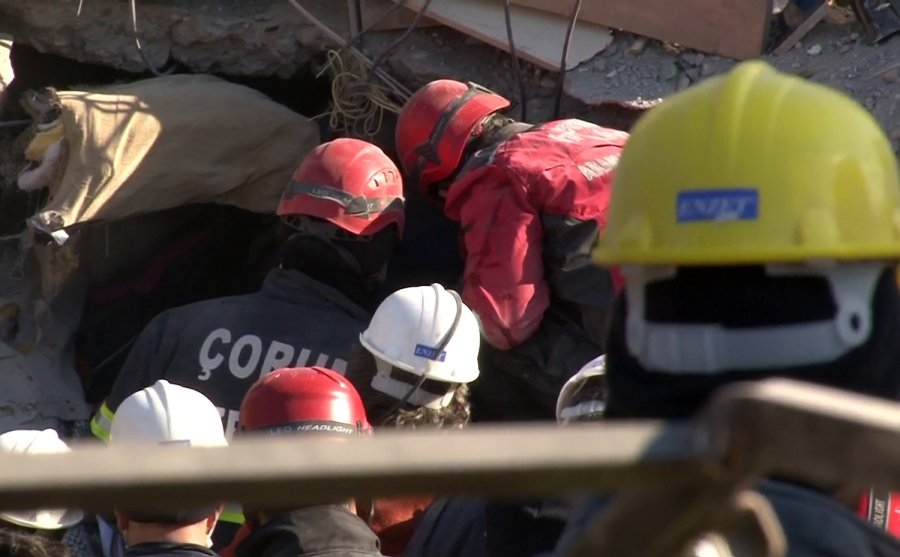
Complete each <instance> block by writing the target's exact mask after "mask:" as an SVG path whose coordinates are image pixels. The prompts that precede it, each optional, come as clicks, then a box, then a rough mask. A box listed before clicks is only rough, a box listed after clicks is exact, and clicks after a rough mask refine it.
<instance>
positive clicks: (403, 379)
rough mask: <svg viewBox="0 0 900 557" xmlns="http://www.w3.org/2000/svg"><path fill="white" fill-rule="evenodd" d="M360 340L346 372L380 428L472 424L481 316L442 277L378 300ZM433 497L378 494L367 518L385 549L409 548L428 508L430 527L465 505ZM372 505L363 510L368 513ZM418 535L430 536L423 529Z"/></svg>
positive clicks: (387, 552)
mask: <svg viewBox="0 0 900 557" xmlns="http://www.w3.org/2000/svg"><path fill="white" fill-rule="evenodd" d="M359 341H360V345H361V347H360V348H359V349H357V354H356V356H355V357H354V359H353V361H352V362H351V363H350V368H349V369H348V370H347V379H349V380H350V382H352V383H353V384H354V385H355V386H356V388H357V390H358V391H359V393H360V396H361V397H362V400H363V404H364V405H365V407H366V414H367V415H368V416H370V417H371V418H372V419H373V421H375V424H376V427H379V426H380V427H395V428H401V429H419V428H440V429H460V428H464V427H466V426H467V425H468V424H469V419H470V417H471V409H470V406H469V388H468V385H469V383H471V382H473V381H475V380H476V379H477V378H478V375H479V370H478V349H479V345H480V342H481V338H480V333H479V330H478V320H477V319H476V318H475V314H473V313H472V310H470V309H469V308H468V307H466V305H465V304H464V303H463V302H462V300H461V298H460V297H459V294H457V293H456V292H454V291H452V290H449V291H448V290H445V289H444V288H443V287H442V286H441V285H439V284H432V285H431V286H417V287H410V288H403V289H401V290H398V291H397V292H394V293H393V294H391V295H390V296H388V297H387V298H386V299H385V300H384V301H383V302H382V303H381V305H379V306H378V309H376V310H375V314H374V315H373V316H372V321H371V322H370V323H369V326H368V327H367V328H366V330H365V331H363V332H362V333H361V334H360V335H359ZM432 499H433V498H432V497H402V498H387V499H376V500H375V502H374V509H375V513H374V515H373V517H372V520H371V521H370V524H369V525H370V526H371V527H372V530H373V531H374V532H375V533H376V534H378V537H379V539H380V540H381V550H382V552H383V553H384V554H385V555H391V556H397V555H401V554H403V552H404V549H406V548H407V544H408V543H409V542H410V538H411V536H413V532H414V531H417V529H418V528H419V525H420V520H422V518H423V512H424V511H425V509H426V508H429V509H430V510H429V511H428V512H425V515H430V514H431V515H434V516H433V517H431V516H429V518H428V519H427V523H428V526H427V527H426V528H425V529H427V530H432V529H435V528H439V527H441V526H440V525H439V524H438V523H439V522H440V523H442V524H446V522H447V517H448V516H449V514H455V513H456V512H457V511H458V510H459V509H457V506H458V505H456V504H455V503H453V504H451V505H449V506H448V504H447V502H439V503H437V505H436V506H433V507H429V505H430V504H431V502H432ZM368 506H369V505H365V504H364V505H361V507H360V509H359V510H361V511H363V512H368V508H367V507H368ZM451 507H452V508H451ZM438 508H440V509H441V511H440V512H439V511H438ZM364 518H367V517H365V516H364ZM462 525H463V524H459V523H457V524H456V527H457V528H458V527H459V526H462ZM417 535H419V536H420V537H423V536H426V535H425V533H424V532H422V531H417ZM426 537H427V539H431V536H426ZM413 551H416V550H413ZM422 551H423V552H422V553H420V554H432V552H431V551H424V549H423V550H422Z"/></svg>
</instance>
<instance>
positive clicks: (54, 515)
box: [0, 429, 84, 530]
mask: <svg viewBox="0 0 900 557" xmlns="http://www.w3.org/2000/svg"><path fill="white" fill-rule="evenodd" d="M68 452H71V449H69V446H68V445H66V443H65V441H63V440H62V439H60V438H59V435H58V434H57V433H56V431H54V430H52V429H45V430H43V431H38V430H35V429H19V430H16V431H10V432H8V433H4V434H3V435H0V454H61V453H68ZM83 517H84V514H83V513H82V512H81V511H79V510H73V509H41V510H36V511H15V512H0V519H2V520H5V521H7V522H11V523H13V524H17V525H19V526H24V527H26V528H37V529H40V530H58V529H60V528H69V527H70V526H74V525H76V524H78V523H79V522H81V519H82V518H83Z"/></svg>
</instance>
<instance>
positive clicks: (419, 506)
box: [356, 497, 434, 557]
mask: <svg viewBox="0 0 900 557" xmlns="http://www.w3.org/2000/svg"><path fill="white" fill-rule="evenodd" d="M433 499H434V498H433V497H390V498H379V499H376V500H375V509H374V510H375V513H374V515H373V516H372V521H371V522H370V523H369V528H371V529H372V531H373V532H375V535H376V536H378V539H379V540H380V541H381V552H382V553H384V554H385V555H389V556H391V557H394V556H397V555H401V554H402V553H403V550H404V549H405V548H406V545H407V544H408V543H409V540H410V538H411V537H412V536H413V532H415V531H416V528H417V527H418V525H419V522H420V520H421V519H422V515H423V514H424V513H425V509H426V508H428V505H429V504H430V503H431V501H432V500H433ZM370 510H371V505H370V504H363V503H362V502H360V503H358V504H357V507H356V512H357V514H358V515H359V517H360V518H362V519H363V520H368V518H369V516H368V515H369V511H370Z"/></svg>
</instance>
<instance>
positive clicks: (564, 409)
mask: <svg viewBox="0 0 900 557" xmlns="http://www.w3.org/2000/svg"><path fill="white" fill-rule="evenodd" d="M604 375H606V356H605V355H604V356H600V357H599V358H596V359H594V360H591V361H590V362H588V363H586V364H585V365H584V367H582V368H581V369H580V370H578V373H576V374H575V375H573V376H572V377H570V378H569V380H568V381H566V384H565V385H563V388H562V390H560V392H559V397H558V398H557V399H556V421H557V422H558V423H561V424H567V423H569V422H572V421H575V420H577V419H579V418H587V417H592V416H600V415H602V414H603V411H604V410H605V409H606V401H604V400H603V396H602V395H599V394H598V396H596V397H594V398H590V399H588V400H584V399H583V398H582V400H581V402H578V403H575V400H576V397H578V394H579V393H580V392H581V390H582V389H584V388H585V387H586V386H588V383H589V382H590V380H591V379H592V378H595V377H603V376H604Z"/></svg>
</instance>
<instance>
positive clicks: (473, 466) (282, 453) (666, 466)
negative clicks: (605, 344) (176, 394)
mask: <svg viewBox="0 0 900 557" xmlns="http://www.w3.org/2000/svg"><path fill="white" fill-rule="evenodd" d="M714 460H716V456H715V455H703V454H698V453H697V452H696V451H695V450H694V448H693V446H692V445H691V437H690V431H689V429H688V428H686V427H684V426H680V427H677V426H665V425H663V424H660V423H652V422H647V423H640V424H608V425H603V426H598V425H596V424H593V425H587V426H583V427H573V428H566V429H561V428H559V427H556V426H555V425H545V426H524V425H523V426H518V427H513V426H510V427H502V428H495V427H481V428H477V427H473V428H471V429H470V430H468V431H464V432H447V433H443V432H427V433H424V432H422V433H420V432H387V433H382V432H379V433H377V434H376V435H374V436H371V437H364V438H358V439H354V440H349V441H348V440H345V439H341V440H339V441H338V442H328V441H323V440H322V439H321V438H318V439H317V438H309V437H307V438H302V437H299V436H298V437H279V438H271V437H270V438H262V439H260V438H245V439H237V440H236V441H235V442H234V443H233V444H232V446H230V447H226V448H215V449H191V448H188V447H174V446H173V447H159V446H149V447H148V446H137V445H135V446H119V447H110V448H107V447H104V446H100V445H95V446H88V447H76V448H75V450H74V451H73V452H72V453H71V454H64V455H47V456H44V455H41V456H22V455H13V456H0V501H2V506H3V507H4V508H6V509H16V508H40V507H49V508H53V507H80V508H84V509H89V510H103V509H107V510H108V509H110V508H112V507H114V506H116V505H123V504H127V505H129V507H131V508H134V507H135V503H137V504H138V506H139V507H143V508H145V509H147V510H150V509H158V508H172V507H173V506H174V507H179V506H180V507H189V506H193V505H198V504H203V503H208V502H211V501H221V500H228V501H237V502H241V503H244V504H247V505H253V506H255V507H257V508H264V507H265V506H266V505H273V506H277V507H279V508H284V507H285V506H292V505H296V506H301V505H303V504H315V503H323V502H328V501H340V500H344V499H347V498H350V497H352V496H358V497H369V496H379V495H408V494H434V495H440V494H449V493H471V494H481V495H492V496H497V495H501V496H502V495H516V496H519V495H547V494H551V493H560V492H569V491H573V492H579V491H584V490H600V489H611V488H616V487H623V486H629V485H631V486H633V485H638V484H640V485H654V483H655V482H659V484H660V485H662V484H667V485H672V484H676V485H677V484H678V482H679V481H680V478H685V479H692V478H696V476H697V474H698V473H699V470H700V469H701V468H702V467H703V466H709V465H710V462H712V461H714Z"/></svg>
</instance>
